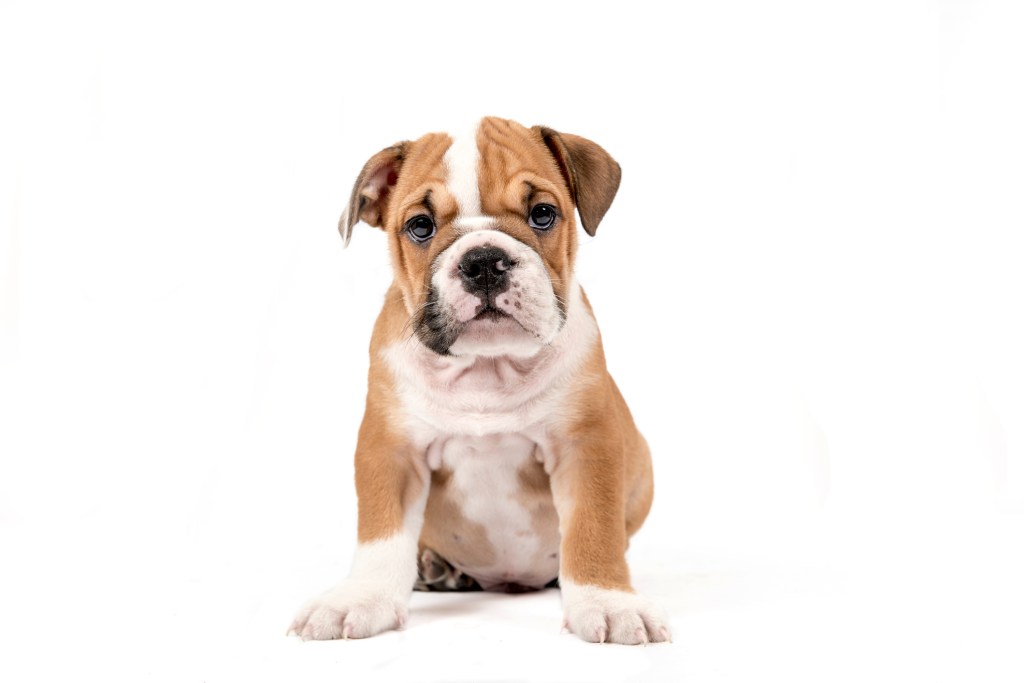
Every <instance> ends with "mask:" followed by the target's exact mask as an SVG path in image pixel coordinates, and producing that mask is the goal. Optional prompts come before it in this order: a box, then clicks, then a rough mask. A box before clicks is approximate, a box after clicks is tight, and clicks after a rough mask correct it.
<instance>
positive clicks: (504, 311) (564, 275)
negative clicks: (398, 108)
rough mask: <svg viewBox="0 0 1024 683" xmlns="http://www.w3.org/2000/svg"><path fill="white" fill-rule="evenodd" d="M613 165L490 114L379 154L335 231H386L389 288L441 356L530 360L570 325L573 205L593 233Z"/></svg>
mask: <svg viewBox="0 0 1024 683" xmlns="http://www.w3.org/2000/svg"><path fill="white" fill-rule="evenodd" d="M619 178H620V172H619V167H618V164H617V163H615V161H614V160H613V159H612V158H611V157H610V156H609V155H608V153H607V152H605V151H604V150H603V149H602V148H601V147H599V146H598V145H596V144H595V143H593V142H590V141H589V140H585V139H584V138H580V137H578V136H573V135H566V134H559V133H557V132H555V131H553V130H550V129H547V128H542V127H534V128H525V127H523V126H521V125H519V124H517V123H515V122H512V121H507V120H504V119H497V118H485V119H482V120H481V121H480V122H479V123H478V124H477V125H476V126H475V127H474V128H473V129H472V130H470V131H467V132H465V133H461V134H456V135H450V134H444V133H433V134H429V135H426V136H424V137H422V138H420V139H418V140H415V141H412V142H402V143H399V144H397V145H394V146H392V147H389V148H387V149H385V150H382V151H381V152H379V153H378V154H376V155H374V156H373V157H372V158H371V159H370V160H369V161H368V162H367V163H366V166H365V167H364V168H363V171H362V173H360V175H359V178H358V179H357V181H356V184H355V187H354V188H353V191H352V197H351V201H350V204H349V208H348V210H347V211H346V213H345V214H344V215H343V216H342V220H341V223H340V226H339V228H340V230H341V233H342V236H343V237H344V238H345V241H346V243H347V242H348V239H349V237H350V235H351V230H352V226H353V225H354V224H355V223H356V222H357V221H358V220H360V219H362V220H364V221H366V222H367V223H369V224H370V225H373V226H375V227H380V228H382V229H383V230H385V231H386V232H387V233H388V241H389V248H390V253H391V259H392V265H393V267H394V272H395V282H396V284H397V286H398V287H399V289H400V291H401V293H402V297H403V300H404V303H405V306H406V309H407V311H408V313H409V316H410V320H411V325H412V326H413V329H414V330H415V334H416V336H417V337H418V338H419V340H420V341H421V342H422V343H423V344H424V345H425V346H427V347H428V348H430V349H431V350H433V351H434V352H436V353H438V354H440V355H453V356H513V357H524V358H528V357H530V356H533V355H534V354H536V353H537V352H538V351H539V350H540V349H541V348H543V347H544V346H545V345H547V344H549V343H550V342H551V341H552V340H553V339H554V337H555V336H556V335H557V334H558V332H559V331H560V330H561V328H562V325H563V323H564V321H565V319H566V306H567V301H568V299H569V297H568V296H567V293H568V291H569V289H570V287H571V285H572V281H573V264H574V260H575V255H576V245H577V239H576V221H575V209H577V208H578V209H579V212H580V217H581V220H582V223H583V227H584V229H586V230H587V231H588V232H589V233H590V234H593V233H594V231H595V230H596V229H597V225H598V223H599V222H600V220H601V218H602V217H603V216H604V213H605V212H606V211H607V209H608V207H609V206H610V205H611V202H612V199H613V198H614V196H615V192H616V190H617V189H618V184H619Z"/></svg>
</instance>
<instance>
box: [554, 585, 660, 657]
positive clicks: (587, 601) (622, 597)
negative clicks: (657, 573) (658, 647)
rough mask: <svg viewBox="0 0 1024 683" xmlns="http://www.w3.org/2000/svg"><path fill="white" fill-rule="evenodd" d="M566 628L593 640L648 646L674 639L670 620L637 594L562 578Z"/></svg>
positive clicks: (588, 639)
mask: <svg viewBox="0 0 1024 683" xmlns="http://www.w3.org/2000/svg"><path fill="white" fill-rule="evenodd" d="M562 606H563V609H564V610H565V624H564V626H565V628H567V629H569V630H570V631H572V632H573V633H575V634H576V635H578V636H579V637H580V638H582V639H583V640H586V641H588V642H591V643H622V644H623V645H646V644H647V643H661V642H665V641H670V640H672V634H671V632H670V631H669V628H668V619H667V618H666V617H665V615H664V613H663V612H662V611H661V610H660V609H659V608H658V607H657V606H655V604H654V603H653V602H651V601H650V600H648V599H647V598H644V597H642V596H640V595H637V594H635V593H627V592H625V591H618V590H609V589H607V588H598V587H597V586H587V585H578V584H574V583H572V582H571V581H562Z"/></svg>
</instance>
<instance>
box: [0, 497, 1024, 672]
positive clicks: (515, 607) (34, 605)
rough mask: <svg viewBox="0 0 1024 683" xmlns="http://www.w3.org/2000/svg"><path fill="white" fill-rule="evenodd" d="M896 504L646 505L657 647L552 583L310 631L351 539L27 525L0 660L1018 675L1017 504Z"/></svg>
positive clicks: (77, 665) (13, 664)
mask: <svg viewBox="0 0 1024 683" xmlns="http://www.w3.org/2000/svg"><path fill="white" fill-rule="evenodd" d="M891 522H892V524H891V527H889V528H880V529H876V531H880V532H881V533H880V534H879V535H878V536H874V537H869V536H861V535H859V534H858V533H856V530H852V529H851V530H847V532H844V531H842V530H841V529H838V528H837V526H836V524H835V520H830V519H829V515H828V513H827V512H825V513H823V514H822V515H821V516H820V517H819V518H818V519H817V520H814V521H813V522H812V523H810V524H807V525H804V526H803V527H802V528H801V529H800V530H799V533H797V534H795V535H794V530H793V529H790V530H789V531H788V532H787V533H782V534H780V533H775V534H770V535H772V536H773V538H771V539H763V540H764V541H765V542H763V543H757V542H754V543H752V544H751V545H750V547H751V548H760V550H759V551H758V552H751V553H749V554H748V555H745V556H739V555H735V554H730V553H729V552H726V551H723V550H721V549H719V550H716V549H712V548H691V549H689V550H686V549H682V548H680V547H679V546H678V537H669V534H670V533H671V532H670V531H669V530H670V529H671V528H672V526H673V525H672V524H671V523H668V521H667V520H662V523H661V524H659V525H656V526H657V528H658V534H659V535H664V536H666V537H665V538H660V539H659V538H657V537H656V536H655V533H653V532H654V531H655V529H654V526H655V525H652V529H650V530H648V532H647V533H641V535H640V536H638V537H637V542H636V543H635V544H634V548H633V551H632V552H631V561H632V564H633V566H634V568H635V571H634V573H635V582H636V584H637V586H638V587H639V588H640V589H641V590H642V591H644V592H645V593H647V594H648V595H650V596H651V597H654V598H656V599H658V600H659V601H660V602H661V603H662V604H663V605H665V607H666V608H667V609H669V610H670V611H671V614H672V617H673V620H672V625H673V629H674V642H673V643H671V644H666V645H655V646H648V647H625V646H617V645H592V644H586V643H583V642H582V641H579V640H577V639H576V638H575V637H574V636H572V635H569V634H566V633H559V625H560V609H559V602H558V593H557V591H554V590H548V591H544V592H540V593H535V594H528V595H504V594H489V593H461V594H436V593H432V594H421V593H416V594H414V595H413V598H412V617H411V620H410V623H409V624H408V627H407V628H406V629H405V630H404V631H402V632H392V633H388V634H385V635H382V636H379V637H377V638H372V639H369V640H365V641H335V642H301V641H300V640H298V639H297V638H294V637H292V638H289V637H286V636H285V634H284V633H285V629H286V627H287V624H288V622H289V618H290V616H291V613H292V611H293V610H294V609H295V608H296V607H297V606H298V605H299V604H301V602H302V601H303V600H304V599H305V598H306V597H308V596H309V595H310V594H311V592H313V591H316V590H319V589H320V588H323V587H325V586H327V585H329V584H330V582H331V581H332V580H333V577H335V576H340V575H341V574H343V572H344V566H343V565H344V562H343V561H342V560H341V557H342V553H324V554H323V555H321V556H317V553H315V552H311V551H312V548H307V553H306V554H305V556H298V555H296V556H290V555H289V553H290V552H292V551H294V550H295V548H296V546H298V545H300V543H299V542H298V541H296V542H295V543H293V544H291V545H288V546H287V547H283V548H279V547H274V543H269V542H268V543H267V544H266V545H261V544H260V543H259V541H258V540H257V539H255V538H254V539H250V540H249V541H248V542H245V543H237V542H236V543H235V544H234V551H236V552H237V551H239V550H241V551H243V552H242V554H241V555H238V556H235V557H228V555H229V554H230V553H229V551H227V549H222V550H221V551H220V552H218V551H217V550H209V555H208V556H205V557H204V555H203V554H196V552H195V551H196V548H195V547H194V546H193V547H189V544H182V543H181V542H180V539H179V542H175V541H174V539H169V538H166V537H165V538H162V539H161V538H158V535H159V529H149V533H148V534H147V533H145V531H146V529H145V528H144V527H143V526H141V524H139V523H138V521H137V520H136V521H134V522H133V521H132V520H127V521H122V522H120V523H117V522H112V520H110V519H107V520H105V521H103V520H101V519H99V518H97V519H93V520H83V522H82V523H81V524H78V525H72V526H65V525H60V526H59V527H36V528H32V527H21V528H18V529H17V533H15V534H10V533H7V534H5V537H4V545H3V547H4V557H5V560H4V564H5V566H4V575H5V580H4V582H3V585H2V587H0V601H2V604H3V606H4V607H3V612H4V614H3V617H4V618H3V620H2V621H0V623H2V624H3V626H4V630H3V631H2V632H0V638H2V641H3V642H4V643H5V644H6V645H5V647H4V655H3V657H2V659H0V677H2V678H3V680H8V681H34V680H38V681H55V680H72V679H83V678H85V679H88V680H107V681H151V680H152V681H207V682H214V681H289V680H303V681H336V680H339V679H345V680H360V681H364V680H365V681H375V680H387V681H467V682H468V681H516V680H523V681H629V680H635V681H662V680H663V681H677V680H700V681H750V680H769V679H770V680H787V681H821V680H829V681H863V680H879V681H908V680H914V681H963V680H978V681H991V682H995V681H1020V680H1022V677H1024V658H1022V656H1021V651H1020V643H1022V642H1024V620H1022V616H1021V615H1024V582H1022V580H1021V578H1020V577H1022V576H1024V552H1022V550H1021V539H1024V518H1022V517H1021V516H1019V515H1018V516H1006V515H1001V514H998V513H992V512H987V513H984V514H982V513H979V512H977V511H975V513H973V514H971V515H968V516H966V517H965V516H962V515H956V517H955V518H954V517H953V516H952V515H951V516H947V517H945V518H937V517H933V516H928V515H924V516H921V517H917V516H915V515H904V516H901V517H894V518H892V520H891ZM7 531H8V532H9V531H10V529H9V528H8V529H7ZM122 532H123V533H122ZM279 534H280V530H277V531H275V532H273V534H268V536H267V538H268V540H269V539H271V538H274V537H276V538H277V539H278V541H280V539H281V536H280V535H279ZM275 535H276V536H275ZM339 535H340V536H345V535H346V534H344V533H341V534H339ZM298 536H299V537H303V534H301V533H300V534H298ZM786 536H788V537H789V538H788V539H785V538H784V537H786ZM795 536H799V537H800V538H796V537H795ZM168 541H170V542H169V543H168ZM165 543H166V544H165ZM229 545H230V544H229ZM312 545H316V544H312ZM320 550H321V551H323V548H322V547H321V548H320ZM190 551H191V552H192V554H191V555H190V554H189V552H190ZM12 616H13V617H14V618H12Z"/></svg>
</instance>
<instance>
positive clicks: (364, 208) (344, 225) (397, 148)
mask: <svg viewBox="0 0 1024 683" xmlns="http://www.w3.org/2000/svg"><path fill="white" fill-rule="evenodd" d="M405 144H406V143H404V142H399V143H398V144H396V145H392V146H391V147H388V148H387V149H382V150H381V151H379V152H377V153H376V154H374V155H373V156H372V157H370V160H369V161H367V162H366V165H365V166H363V170H362V171H360V173H359V177H358V178H356V184H355V185H353V186H352V196H351V197H350V198H349V202H348V208H347V209H345V212H344V213H342V214H341V220H339V221H338V232H340V233H341V239H342V241H343V242H344V244H345V246H346V247H347V246H348V243H349V240H351V239H352V227H353V226H354V225H355V224H356V223H358V222H359V221H363V222H365V223H366V224H367V225H371V226H373V227H375V228H379V227H381V221H382V219H383V213H384V206H385V203H386V202H387V199H388V194H390V192H391V188H393V187H394V186H395V183H397V182H398V172H399V171H400V170H401V168H402V161H403V160H404V153H405Z"/></svg>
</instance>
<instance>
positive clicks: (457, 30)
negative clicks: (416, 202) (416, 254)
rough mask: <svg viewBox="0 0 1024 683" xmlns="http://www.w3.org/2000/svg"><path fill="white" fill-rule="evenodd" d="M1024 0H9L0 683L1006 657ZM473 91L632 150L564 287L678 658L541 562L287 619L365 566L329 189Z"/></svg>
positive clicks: (1017, 373)
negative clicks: (643, 511) (368, 618)
mask: <svg viewBox="0 0 1024 683" xmlns="http://www.w3.org/2000/svg"><path fill="white" fill-rule="evenodd" d="M1022 7H1024V6H1022V5H1021V4H1020V3H1013V2H1007V3H999V2H984V1H977V2H972V1H969V0H962V1H956V0H949V1H946V2H938V1H937V2H896V1H887V2H856V3H854V2H850V3H834V2H828V3H826V2H805V3H793V2H776V3H768V2H751V3H735V2H700V3H680V4H678V5H676V4H672V3H645V2H628V3H616V4H614V5H604V4H602V3H597V2H591V3H585V4H579V5H576V4H569V3H560V2H554V1H549V2H543V3H533V2H517V3H483V2H478V3H472V4H470V3H467V4H465V5H450V4H447V3H444V2H422V3H415V4H408V5H407V4H403V3H396V2H387V3H384V2H380V3H371V2H364V3H354V4H351V5H346V3H332V4H327V5H323V6H313V5H307V4H302V3H292V2H289V3H279V4H277V5H269V4H263V3H237V4H232V3H228V4H225V3H216V2H202V3H194V4H192V3H183V2H175V3H163V4H157V3H129V2H126V3H123V4H115V3H102V2H91V3H67V4H51V3H43V2H8V1H6V0H5V1H4V2H3V3H2V4H0V69H2V81H0V98H2V103H0V134H2V136H0V140H2V147H0V268H2V270H0V578H2V580H0V653H2V654H0V678H2V679H3V680H11V681H13V680H18V681H27V680H49V681H52V680H62V679H66V680H71V679H74V680H111V681H119V680H124V681H144V680H145V681H148V680H156V681H232V680H235V681H257V680H282V681H294V680H308V681H318V680H331V681H335V680H377V679H379V680H389V679H394V680H403V681H408V680H459V681H484V680H488V681H489V680H552V681H569V680H580V681H584V680H591V681H596V680H608V681H613V680H628V679H632V680H638V681H651V680H692V681H711V680H714V681H750V680H788V681H822V680H828V681H845V680H883V681H907V680H915V681H946V680H949V681H954V680H979V681H1020V680H1021V679H1022V677H1024V656H1022V655H1021V650H1020V646H1021V643H1024V582H1022V579H1021V577H1022V576H1024V354H1022V349H1024V325H1022V323H1024V303H1022V292H1024V247H1022V240H1021V231H1022V229H1024V201H1022V188H1024V161H1022V160H1024V125H1022V123H1021V122H1022V121H1024V41H1022V40H1021V36H1022V35H1024V8H1022ZM480 114H496V115H501V116H506V117H509V118H514V119H517V120H519V121H521V122H523V123H525V124H527V125H532V124H537V123H544V124H546V125H549V126H552V127H554V128H556V129H560V130H563V131H567V132H573V133H577V134H581V135H584V136H586V137H589V138H591V139H593V140H595V141H597V142H599V143H600V144H602V145H603V146H605V147H606V148H607V149H608V150H609V151H611V153H612V154H613V155H614V156H615V157H616V158H617V159H618V160H619V161H620V163H621V164H622V166H623V169H624V178H623V184H622V188H621V191H620V193H619V196H618V198H617V199H616V202H615V204H614V205H613V207H612V209H611V211H610V212H609V214H608V216H607V217H606V219H605V221H604V222H603V223H602V224H601V227H600V230H599V231H598V234H597V236H596V237H595V238H593V239H591V238H586V239H585V240H584V245H583V246H582V248H581V252H580V263H579V277H580V280H581V281H582V283H583V284H584V287H585V288H586V289H587V292H588V294H589V296H590V298H591V300H592V302H593V303H594V305H595V308H596V311H597V314H598V316H599V321H600V323H601V326H602V330H603V334H604V339H605V345H606V351H607V354H608V357H609V365H610V368H611V370H612V372H613V374H614V375H615V377H616V379H617V381H618V382H619V384H620V386H621V387H622V389H623V392H624V394H625V395H626V397H627V399H628V400H629V402H630V405H631V407H632V409H633V412H634V414H635V416H636V418H637V420H638V422H639V424H640V426H641V428H642V429H643V430H644V432H645V433H646V434H647V436H648V439H649V441H650V442H651V444H652V447H653V450H654V454H655V467H656V482H657V494H656V503H655V507H654V510H653V512H652V516H651V517H650V519H649V522H648V524H647V526H646V527H645V528H644V529H643V530H642V531H641V533H640V534H639V535H638V536H637V537H636V538H635V539H634V543H633V547H632V549H631V553H630V559H631V563H632V566H633V572H634V580H635V583H636V585H637V587H638V588H639V589H640V590H642V591H643V592H645V593H647V594H648V595H650V596H652V597H654V598H656V599H658V600H659V601H660V602H661V603H662V604H663V605H664V606H665V607H666V608H667V609H668V610H669V611H670V612H671V614H672V617H673V627H674V632H675V642H674V644H672V645H666V646H657V647H648V648H625V647H619V646H593V645H585V644H583V643H582V642H579V641H577V640H576V639H575V638H574V637H573V636H569V635H564V634H563V635H559V624H560V610H559V606H558V596H557V593H556V592H554V591H547V592H545V593H541V594H536V595H532V596H525V597H521V596H502V595H479V594H477V595H455V596H425V595H416V596H414V598H413V603H412V607H413V612H414V616H413V619H412V621H411V623H410V625H409V628H408V629H407V630H406V631H404V632H401V633H391V634H388V635H384V636H381V637H379V638H376V639H372V640H369V641H364V642H348V643H345V642H334V643H301V642H299V641H297V640H296V639H288V638H285V637H284V631H285V628H286V627H287V625H288V622H289V620H290V617H291V614H292V612H293V611H294V609H295V608H296V607H298V606H299V604H301V603H302V602H303V601H304V600H305V599H306V598H308V597H309V596H311V595H312V594H314V593H316V592H318V591H320V590H322V589H324V588H327V587H328V586H329V585H331V584H332V583H333V582H334V581H335V580H336V579H338V578H340V577H341V576H342V575H344V573H345V571H346V569H347V566H348V562H349V561H350V559H351V551H352V549H353V545H354V534H355V519H354V510H355V507H354V490H353V484H352V467H351V453H352V449H353V446H354V442H355V434H356V429H357V426H358V421H359V419H360V417H361V413H362V400H363V396H364V394H365V372H366V365H367V354H366V350H367V343H368V339H369V331H370V327H371V325H372V322H373V319H374V316H375V315H376V312H377V310H378V308H379V306H380V303H381V300H382V294H383V291H384V289H385V288H386V286H387V283H388V281H389V271H388V267H387V259H386V256H385V243H384V240H383V239H382V235H381V233H379V232H378V231H375V230H372V229H370V228H368V227H366V226H364V225H360V226H358V227H357V228H356V233H355V235H354V238H353V242H352V245H351V247H350V248H349V249H348V250H347V251H342V247H341V240H340V238H339V237H338V235H337V232H336V228H335V224H336V221H337V218H338V215H339V214H340V212H341V210H342V207H343V202H344V201H345V199H346V198H347V196H348V193H349V190H350V187H351V183H352V181H353V180H354V178H355V176H356V174H357V173H358V171H359V169H360V168H361V166H362V164H363V162H364V161H365V160H366V159H367V158H368V157H369V156H370V155H371V154H373V153H374V152H376V151H377V150H379V149H380V148H382V147H385V146H387V145H389V144H391V143H393V142H395V141H397V140H400V139H405V138H414V137H418V136H419V135H421V134H423V133H425V132H428V131H431V130H443V129H446V128H450V127H451V126H452V125H453V124H454V123H458V122H461V121H464V120H465V119H467V118H468V117H473V116H477V115H480ZM584 237H585V236H584Z"/></svg>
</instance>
